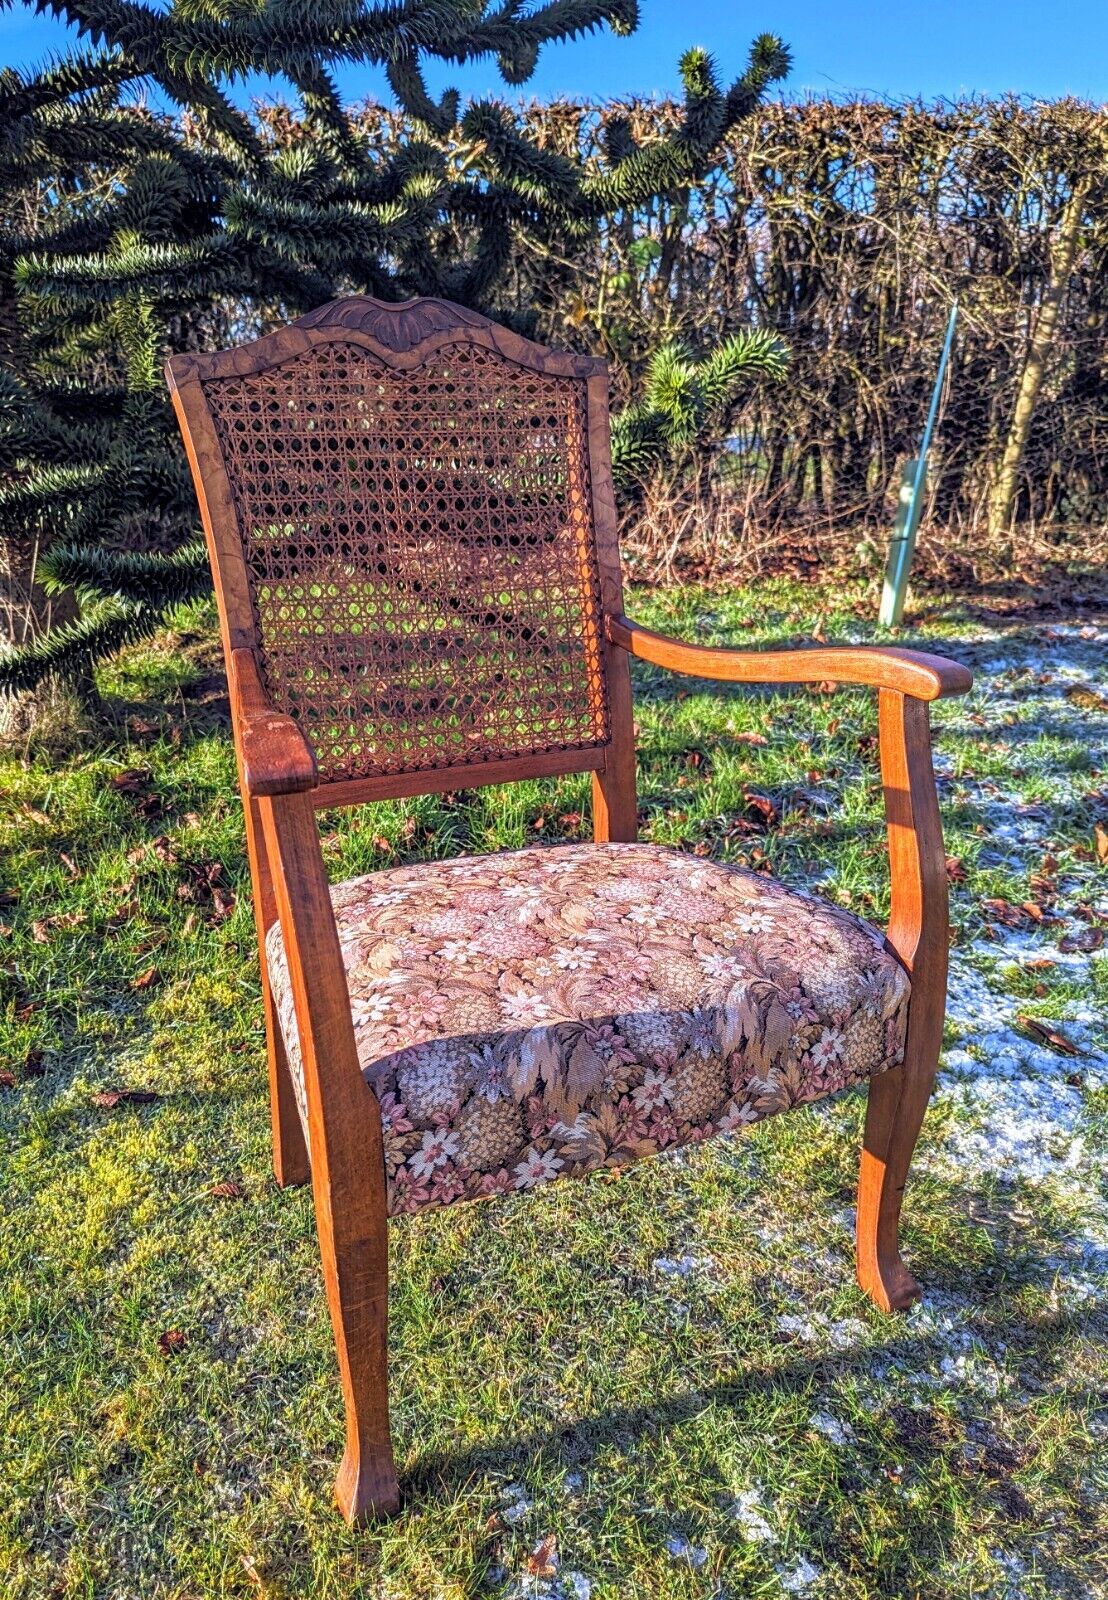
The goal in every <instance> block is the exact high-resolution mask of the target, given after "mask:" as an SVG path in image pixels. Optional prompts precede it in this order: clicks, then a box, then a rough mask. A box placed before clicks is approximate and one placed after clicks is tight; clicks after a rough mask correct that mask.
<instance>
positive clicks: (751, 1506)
mask: <svg viewBox="0 0 1108 1600" xmlns="http://www.w3.org/2000/svg"><path fill="white" fill-rule="evenodd" d="M767 1510H768V1507H767V1506H766V1505H765V1503H764V1502H763V1500H762V1497H761V1493H760V1487H759V1485H757V1484H755V1486H754V1488H753V1489H743V1490H742V1492H741V1493H740V1494H737V1495H736V1496H735V1498H734V1500H732V1502H731V1504H730V1505H729V1506H728V1508H727V1514H728V1516H729V1517H730V1518H731V1519H732V1521H734V1522H737V1523H738V1525H739V1529H740V1531H741V1533H742V1536H743V1538H744V1539H749V1540H750V1541H751V1543H752V1544H769V1543H772V1542H773V1541H774V1540H776V1538H777V1535H776V1534H775V1533H774V1531H773V1529H772V1527H771V1526H770V1524H769V1522H768V1521H767V1520H766V1512H767Z"/></svg>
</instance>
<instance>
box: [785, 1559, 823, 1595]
mask: <svg viewBox="0 0 1108 1600" xmlns="http://www.w3.org/2000/svg"><path fill="white" fill-rule="evenodd" d="M821 1576H822V1574H821V1573H820V1570H819V1568H818V1567H817V1566H814V1565H813V1563H812V1562H811V1561H809V1560H808V1559H807V1557H806V1556H801V1557H800V1559H799V1561H797V1563H796V1565H795V1566H793V1567H778V1568H777V1581H778V1582H779V1583H780V1585H781V1587H782V1589H784V1591H785V1593H786V1594H805V1593H807V1591H808V1590H809V1589H810V1588H811V1587H812V1585H813V1583H816V1582H817V1581H818V1580H819V1578H820V1577H821Z"/></svg>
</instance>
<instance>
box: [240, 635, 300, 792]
mask: <svg viewBox="0 0 1108 1600" xmlns="http://www.w3.org/2000/svg"><path fill="white" fill-rule="evenodd" d="M230 689H231V705H232V710H233V712H234V713H235V721H236V723H237V726H238V737H239V751H240V755H241V758H242V781H243V787H244V788H245V790H246V792H247V794H249V795H251V796H254V797H257V796H259V795H275V794H299V793H301V792H302V791H303V790H305V789H314V788H315V787H316V785H317V783H318V782H319V777H318V773H317V771H316V764H315V756H314V755H313V754H312V748H311V745H309V743H308V741H307V739H305V737H304V735H303V734H302V733H301V731H300V729H299V728H298V727H297V725H296V723H295V722H294V721H293V720H292V718H291V717H288V716H286V715H285V714H284V712H283V711H278V710H277V709H276V707H275V706H274V705H272V704H271V702H270V699H269V695H268V693H267V691H266V687H265V684H264V683H263V682H262V676H261V673H260V672H259V671H258V662H257V659H256V657H255V655H254V652H253V650H249V649H246V648H245V647H240V648H238V649H235V650H232V651H231V674H230Z"/></svg>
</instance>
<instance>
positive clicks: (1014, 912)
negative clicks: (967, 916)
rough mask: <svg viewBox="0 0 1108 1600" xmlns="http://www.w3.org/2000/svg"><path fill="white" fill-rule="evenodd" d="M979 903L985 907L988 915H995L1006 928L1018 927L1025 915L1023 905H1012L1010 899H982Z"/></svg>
mask: <svg viewBox="0 0 1108 1600" xmlns="http://www.w3.org/2000/svg"><path fill="white" fill-rule="evenodd" d="M981 904H982V905H983V906H985V907H986V909H987V910H988V913H989V915H990V916H992V917H995V918H996V920H997V921H998V922H1003V924H1004V926H1005V927H1006V928H1018V927H1019V925H1020V923H1021V922H1022V921H1023V919H1024V916H1025V912H1024V910H1023V907H1022V906H1014V905H1013V904H1012V902H1011V901H1010V900H1000V899H996V898H992V899H988V900H982V902H981Z"/></svg>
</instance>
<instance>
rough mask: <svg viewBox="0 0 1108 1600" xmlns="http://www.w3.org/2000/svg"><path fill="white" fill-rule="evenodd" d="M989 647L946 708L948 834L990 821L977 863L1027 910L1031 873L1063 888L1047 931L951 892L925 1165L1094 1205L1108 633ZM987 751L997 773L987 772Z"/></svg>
mask: <svg viewBox="0 0 1108 1600" xmlns="http://www.w3.org/2000/svg"><path fill="white" fill-rule="evenodd" d="M978 638H979V641H980V643H981V644H982V645H983V647H984V653H985V658H986V669H985V670H984V671H983V672H979V674H978V687H977V689H976V690H975V692H974V694H973V696H972V697H971V698H970V700H968V701H967V702H963V703H960V704H959V705H957V706H952V707H951V708H950V711H949V712H948V713H947V715H946V717H945V720H944V724H943V728H942V733H941V736H940V743H941V745H942V749H941V751H940V753H939V755H938V759H937V762H936V770H937V771H938V773H939V774H940V779H941V787H942V789H943V793H944V797H945V799H946V801H947V814H948V829H949V827H950V819H951V813H952V812H953V816H954V824H953V825H954V828H955V829H957V828H959V827H965V826H970V822H971V821H972V819H980V820H979V821H977V822H976V823H974V826H975V828H976V831H977V833H978V834H979V835H980V836H982V837H983V839H984V840H985V843H983V845H982V846H981V861H980V864H981V865H982V866H984V867H985V868H986V869H992V868H996V869H998V870H1002V871H1005V872H1008V873H1011V874H1012V876H1013V878H1014V879H1015V884H1016V886H1017V887H1013V889H1012V890H1011V891H1010V893H1011V896H1012V899H1013V900H1014V901H1015V902H1016V903H1017V904H1018V903H1019V901H1020V899H1021V897H1022V896H1023V895H1028V896H1030V898H1031V899H1034V898H1035V891H1034V888H1033V884H1034V874H1036V873H1037V872H1041V870H1042V863H1043V861H1044V860H1045V859H1049V860H1052V861H1053V863H1054V865H1053V869H1052V872H1053V884H1052V890H1051V893H1050V894H1049V897H1048V904H1047V909H1046V915H1045V917H1044V920H1042V921H1040V922H1037V923H1035V922H1032V921H1031V919H1030V918H1026V919H1023V920H1022V921H1021V922H1020V923H1019V925H1017V926H1016V927H1011V926H1007V925H1005V924H1004V923H1003V921H1002V920H1001V921H1000V925H999V926H998V925H997V921H998V919H995V918H994V919H993V920H992V921H990V920H989V911H988V902H987V901H985V902H984V903H983V902H982V899H981V898H980V890H979V889H978V890H977V892H971V890H972V887H973V886H972V884H971V885H970V886H963V885H962V884H960V883H959V884H956V885H955V886H954V895H953V912H954V918H955V920H956V921H958V922H959V923H961V924H962V925H963V926H965V927H967V928H968V930H969V931H970V932H971V934H972V935H973V936H972V937H971V939H970V940H969V941H968V943H966V944H965V945H964V946H963V947H961V948H959V949H957V950H956V951H955V952H954V953H953V956H952V960H951V967H950V982H949V999H948V1009H947V1017H948V1022H949V1024H950V1026H951V1028H952V1031H953V1032H954V1034H955V1042H954V1044H953V1045H952V1046H951V1047H950V1048H948V1049H947V1051H946V1053H945V1055H944V1058H943V1063H942V1069H941V1073H940V1079H939V1089H938V1096H937V1097H938V1100H939V1102H940V1103H941V1104H942V1105H944V1106H945V1108H946V1109H947V1110H948V1111H949V1112H950V1113H952V1114H951V1115H950V1116H949V1118H948V1121H947V1125H946V1128H945V1129H944V1135H943V1138H942V1140H941V1142H940V1144H939V1146H938V1148H937V1149H936V1150H935V1151H934V1153H933V1154H932V1156H931V1157H930V1159H931V1160H932V1161H933V1162H934V1163H937V1164H938V1165H940V1166H946V1167H947V1168H948V1169H949V1168H950V1167H951V1166H955V1167H957V1168H959V1169H960V1170H961V1171H963V1172H966V1173H969V1174H974V1173H987V1174H990V1175H992V1176H994V1177H998V1178H1001V1179H1008V1180H1011V1181H1014V1182H1015V1181H1023V1182H1027V1183H1031V1184H1034V1185H1040V1186H1043V1185H1045V1186H1046V1187H1047V1188H1048V1189H1052V1190H1054V1191H1055V1192H1058V1193H1059V1194H1063V1193H1064V1194H1067V1195H1069V1196H1070V1197H1071V1198H1072V1197H1074V1196H1078V1197H1080V1198H1082V1199H1083V1200H1086V1199H1087V1198H1088V1197H1089V1196H1090V1195H1091V1194H1092V1192H1093V1190H1094V1188H1095V1183H1094V1182H1091V1181H1090V1180H1095V1177H1096V1172H1095V1167H1096V1160H1097V1158H1096V1156H1095V1153H1094V1152H1092V1151H1091V1150H1090V1148H1089V1142H1088V1135H1089V1127H1088V1113H1087V1109H1086V1108H1087V1105H1088V1097H1089V1095H1090V1093H1092V1092H1095V1091H1097V1090H1099V1089H1103V1088H1105V1087H1108V1033H1106V1028H1105V1020H1106V1019H1105V1018H1104V1017H1103V1015H1101V1013H1100V1011H1099V1010H1098V1008H1097V1006H1096V1003H1095V997H1094V983H1093V977H1094V964H1095V963H1097V962H1102V961H1104V960H1105V956H1104V955H1103V954H1101V953H1099V952H1098V951H1097V950H1095V949H1094V950H1082V949H1080V948H1073V944H1074V942H1075V941H1076V940H1077V939H1078V938H1079V936H1081V935H1082V934H1087V933H1088V930H1089V928H1090V927H1096V926H1098V925H1099V924H1098V919H1099V920H1100V921H1101V922H1108V901H1106V900H1105V896H1104V891H1103V869H1102V868H1100V867H1099V866H1098V863H1097V862H1096V860H1095V855H1094V852H1093V851H1092V850H1091V849H1090V848H1089V846H1091V845H1092V843H1093V821H1094V820H1095V818H1096V816H1097V815H1099V813H1098V812H1097V811H1096V810H1095V806H1096V805H1099V802H1094V803H1093V804H1094V810H1090V802H1089V800H1088V796H1089V794H1090V793H1091V792H1092V791H1093V790H1094V789H1096V787H1097V784H1098V783H1100V784H1102V783H1103V780H1102V779H1101V778H1100V777H1098V776H1097V774H1098V773H1099V772H1102V771H1103V769H1104V767H1105V766H1108V713H1105V712H1103V711H1098V710H1097V709H1096V707H1095V702H1094V703H1093V704H1092V705H1091V706H1090V704H1089V699H1088V696H1087V695H1086V693H1085V691H1086V689H1087V688H1088V686H1089V684H1090V673H1091V672H1092V673H1093V674H1094V675H1096V676H1097V677H1098V681H1102V677H1103V674H1102V672H1101V671H1100V669H1098V668H1097V667H1096V665H1095V664H1094V663H1095V661H1096V660H1097V654H1096V653H1097V652H1099V660H1100V661H1101V662H1102V661H1103V659H1104V656H1103V647H1104V645H1105V643H1106V642H1108V631H1106V630H1104V629H1100V628H1090V627H1070V628H1067V627H1063V626H1061V625H1057V626H1053V627H1051V628H1043V629H1039V630H1037V637H1036V638H1034V639H1033V640H1030V641H1029V640H1028V639H1027V637H1026V635H1017V634H1013V633H1011V632H1010V631H1006V630H989V629H982V630H981V631H980V633H979V635H978ZM990 669H991V670H990ZM1094 688H1095V685H1094ZM1100 692H1103V690H1101V691H1100ZM959 739H961V740H963V741H965V742H964V743H963V744H962V745H961V746H959V745H958V740H959ZM981 749H983V750H984V756H983V759H982V762H981V765H982V766H983V767H986V764H987V763H988V761H989V759H990V757H991V759H992V766H991V770H992V772H993V776H989V775H988V770H986V772H985V773H984V774H982V773H980V772H979V771H978V770H977V756H976V754H975V751H976V750H981ZM998 758H999V766H998ZM967 819H969V820H967ZM1075 829H1076V830H1077V832H1078V834H1079V835H1080V834H1081V833H1082V832H1087V835H1088V839H1087V842H1086V845H1085V850H1084V854H1082V853H1081V850H1080V849H1078V850H1074V849H1073V847H1072V840H1073V834H1074V830H1075ZM1021 886H1026V887H1021ZM992 892H995V891H992ZM1079 911H1080V915H1078V912H1079ZM982 927H983V931H978V930H982ZM1067 941H1068V943H1069V948H1066V944H1067ZM1105 948H1106V949H1108V945H1106V946H1105ZM1048 963H1049V965H1048ZM1032 973H1033V974H1035V976H1036V977H1039V976H1040V974H1044V975H1047V976H1049V979H1050V985H1049V986H1047V987H1046V988H1045V990H1044V992H1045V993H1048V994H1049V993H1051V992H1053V993H1054V994H1055V995H1059V996H1061V997H1062V998H1061V999H1060V1000H1058V999H1055V1000H1053V1001H1052V1003H1051V1006H1050V1007H1049V1008H1048V1010H1047V1011H1046V1012H1045V1013H1044V1012H1040V1011H1039V1010H1038V1009H1037V1002H1036V1000H1034V999H1026V998H1024V999H1021V998H1018V997H1017V996H1018V995H1026V994H1027V992H1028V987H1029V986H1028V982H1027V978H1028V976H1030V974H1032ZM1021 1015H1031V1016H1032V1017H1043V1018H1044V1020H1047V1021H1048V1022H1050V1024H1051V1025H1052V1026H1054V1027H1056V1028H1057V1029H1058V1030H1059V1031H1060V1032H1061V1033H1062V1034H1063V1035H1064V1036H1065V1038H1066V1039H1068V1040H1070V1041H1071V1042H1072V1044H1073V1045H1074V1046H1075V1047H1076V1049H1077V1052H1078V1053H1077V1054H1076V1055H1070V1054H1066V1053H1064V1052H1063V1051H1062V1050H1056V1049H1054V1048H1051V1047H1050V1046H1049V1045H1047V1044H1045V1043H1043V1042H1040V1041H1039V1040H1037V1039H1035V1038H1033V1037H1030V1036H1029V1035H1028V1031H1027V1029H1026V1027H1025V1026H1023V1025H1022V1024H1021V1023H1020V1020H1019V1019H1020V1016H1021ZM1089 1204H1090V1205H1091V1206H1092V1208H1093V1210H1094V1211H1095V1210H1096V1207H1095V1204H1094V1203H1093V1202H1091V1201H1089Z"/></svg>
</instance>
